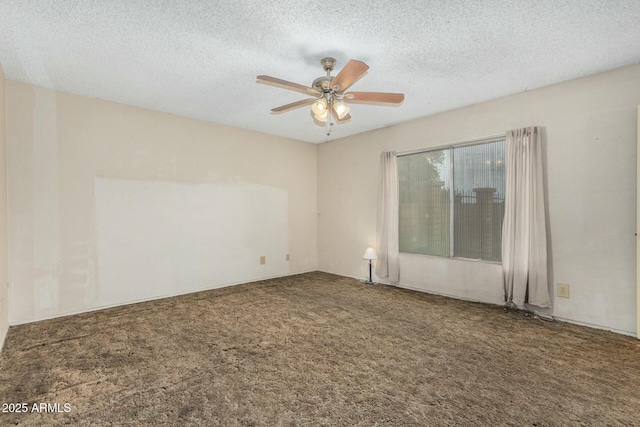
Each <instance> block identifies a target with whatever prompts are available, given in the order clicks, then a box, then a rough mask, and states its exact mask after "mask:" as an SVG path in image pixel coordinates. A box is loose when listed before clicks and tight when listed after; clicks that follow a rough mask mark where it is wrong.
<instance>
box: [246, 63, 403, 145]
mask: <svg viewBox="0 0 640 427" xmlns="http://www.w3.org/2000/svg"><path fill="white" fill-rule="evenodd" d="M320 63H321V64H322V68H323V69H324V71H326V73H327V75H326V76H322V77H318V78H317V79H315V80H314V81H313V83H312V84H311V86H309V87H307V86H304V85H301V84H298V83H293V82H290V81H287V80H282V79H278V78H275V77H270V76H265V75H260V76H258V77H257V80H258V82H259V83H265V84H269V85H272V86H277V87H280V88H283V89H288V90H293V91H296V92H301V93H304V94H306V95H311V96H314V98H307V99H303V100H300V101H296V102H292V103H290V104H286V105H282V106H280V107H276V108H272V109H271V113H273V114H279V113H284V112H287V111H291V110H293V109H296V108H300V107H303V106H305V105H309V104H311V116H312V117H313V119H314V120H313V121H314V123H316V124H317V125H319V126H324V125H325V124H326V126H327V135H329V134H330V128H329V126H331V125H333V123H331V120H329V119H330V118H331V117H332V118H333V120H334V121H335V122H337V123H339V124H340V123H346V122H348V121H349V120H350V119H351V115H350V114H349V112H350V111H351V109H350V108H349V107H348V106H347V105H346V104H345V102H347V103H362V104H377V105H391V106H393V105H400V104H401V103H402V102H403V101H404V94H402V93H384V92H346V93H345V91H346V90H347V89H348V88H349V87H350V86H351V85H352V84H354V83H355V82H356V81H358V80H359V79H360V78H361V77H362V76H364V75H365V74H366V72H367V70H368V69H369V66H368V65H367V64H365V63H364V62H362V61H356V60H354V59H352V60H350V61H349V62H348V63H347V65H345V67H344V68H343V69H342V70H341V71H340V72H339V73H338V74H337V75H336V76H335V77H333V76H332V75H331V71H333V69H334V67H335V65H336V60H335V59H333V58H323V59H322V60H321V61H320Z"/></svg>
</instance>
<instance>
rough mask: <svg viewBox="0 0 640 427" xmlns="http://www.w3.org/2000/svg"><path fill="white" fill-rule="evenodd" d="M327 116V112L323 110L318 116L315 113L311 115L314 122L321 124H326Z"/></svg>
mask: <svg viewBox="0 0 640 427" xmlns="http://www.w3.org/2000/svg"><path fill="white" fill-rule="evenodd" d="M327 116H328V114H327V110H324V111H323V112H321V113H319V114H316V113H314V114H313V117H315V118H316V120H318V121H321V122H326V121H327Z"/></svg>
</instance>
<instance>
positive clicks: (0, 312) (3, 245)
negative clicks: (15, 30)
mask: <svg viewBox="0 0 640 427" xmlns="http://www.w3.org/2000/svg"><path fill="white" fill-rule="evenodd" d="M5 85H6V83H5V79H4V72H3V70H2V66H1V65H0V350H2V345H3V344H4V339H5V337H6V336H7V331H8V330H9V316H8V312H9V289H8V287H7V283H8V279H7V277H8V271H7V270H8V267H7V140H6V119H5V116H6V114H5V113H6V108H5Z"/></svg>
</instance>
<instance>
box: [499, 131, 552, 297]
mask: <svg viewBox="0 0 640 427" xmlns="http://www.w3.org/2000/svg"><path fill="white" fill-rule="evenodd" d="M505 167H506V175H507V176H506V194H505V213H504V222H503V226H502V271H503V273H504V292H505V300H506V302H508V303H513V304H516V305H519V306H521V305H523V304H524V303H525V302H526V303H529V304H532V305H536V306H539V307H550V306H551V299H550V296H549V285H548V282H547V234H546V218H545V205H544V185H543V177H542V142H541V138H540V128H538V127H530V128H525V129H517V130H513V131H509V132H507V138H506V153H505Z"/></svg>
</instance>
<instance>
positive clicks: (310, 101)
mask: <svg viewBox="0 0 640 427" xmlns="http://www.w3.org/2000/svg"><path fill="white" fill-rule="evenodd" d="M317 100H318V98H307V99H303V100H300V101H296V102H292V103H291V104H286V105H281V106H280V107H276V108H272V109H271V112H272V113H274V114H279V113H284V112H286V111H290V110H294V109H296V108H300V107H304V106H305V105H309V104H313V103H314V102H316V101H317Z"/></svg>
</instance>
